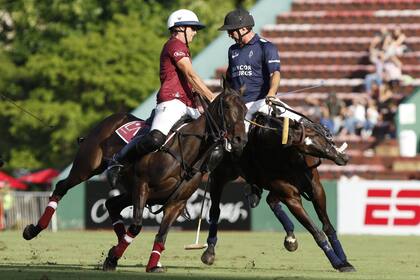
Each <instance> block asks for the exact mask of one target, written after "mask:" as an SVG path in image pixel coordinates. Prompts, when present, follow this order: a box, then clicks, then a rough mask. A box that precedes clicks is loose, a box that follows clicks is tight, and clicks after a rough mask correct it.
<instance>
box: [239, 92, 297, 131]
mask: <svg viewBox="0 0 420 280" xmlns="http://www.w3.org/2000/svg"><path fill="white" fill-rule="evenodd" d="M278 101H279V102H281V103H282V104H283V105H284V106H285V107H287V108H291V107H290V106H289V105H287V104H286V103H284V102H283V101H280V100H278ZM245 106H246V107H247V108H248V112H247V114H246V116H245V119H247V120H252V118H253V117H254V114H255V113H256V112H262V113H265V114H268V115H269V114H271V111H272V108H271V107H270V106H268V105H267V104H266V103H265V99H260V100H256V101H251V102H248V103H246V104H245ZM280 110H281V109H280ZM281 111H282V112H284V113H283V114H282V115H281V116H282V117H288V118H289V119H292V120H295V121H298V120H300V119H301V118H302V117H301V116H299V115H298V114H295V113H293V112H291V111H287V110H284V109H283V110H281ZM249 125H250V123H249V122H247V121H245V131H246V132H247V133H248V130H249Z"/></svg>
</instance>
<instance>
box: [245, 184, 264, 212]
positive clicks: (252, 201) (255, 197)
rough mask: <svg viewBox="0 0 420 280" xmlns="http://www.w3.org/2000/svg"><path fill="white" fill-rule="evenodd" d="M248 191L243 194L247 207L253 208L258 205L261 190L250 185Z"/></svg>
mask: <svg viewBox="0 0 420 280" xmlns="http://www.w3.org/2000/svg"><path fill="white" fill-rule="evenodd" d="M249 188H250V189H249V190H248V191H247V192H246V193H245V196H246V198H247V199H248V203H249V206H250V207H251V208H255V207H257V206H258V204H259V203H260V199H261V194H262V189H261V188H260V187H258V186H257V185H255V184H251V185H250V187H249Z"/></svg>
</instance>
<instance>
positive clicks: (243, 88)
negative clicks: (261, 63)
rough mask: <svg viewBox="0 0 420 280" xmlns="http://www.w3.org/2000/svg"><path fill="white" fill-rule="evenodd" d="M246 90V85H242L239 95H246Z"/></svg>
mask: <svg viewBox="0 0 420 280" xmlns="http://www.w3.org/2000/svg"><path fill="white" fill-rule="evenodd" d="M245 91H246V85H242V86H241V88H240V89H239V95H240V96H244V92H245Z"/></svg>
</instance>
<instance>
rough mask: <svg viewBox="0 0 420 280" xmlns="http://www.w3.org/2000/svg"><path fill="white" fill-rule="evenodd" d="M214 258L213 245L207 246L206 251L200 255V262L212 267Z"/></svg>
mask: <svg viewBox="0 0 420 280" xmlns="http://www.w3.org/2000/svg"><path fill="white" fill-rule="evenodd" d="M215 258H216V255H215V253H214V245H211V244H210V245H209V246H208V247H207V249H206V250H205V251H204V253H203V254H202V255H201V261H202V262H203V263H204V264H207V265H212V264H213V263H214V259H215Z"/></svg>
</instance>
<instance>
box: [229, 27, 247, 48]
mask: <svg viewBox="0 0 420 280" xmlns="http://www.w3.org/2000/svg"><path fill="white" fill-rule="evenodd" d="M233 32H236V34H237V35H238V39H235V38H234V39H235V42H236V43H237V44H239V45H240V46H241V47H242V46H243V45H245V43H244V41H243V37H244V36H245V35H247V34H248V33H250V32H251V29H249V30H248V31H247V32H245V33H244V34H241V32H240V31H239V29H236V30H234V31H233Z"/></svg>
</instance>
